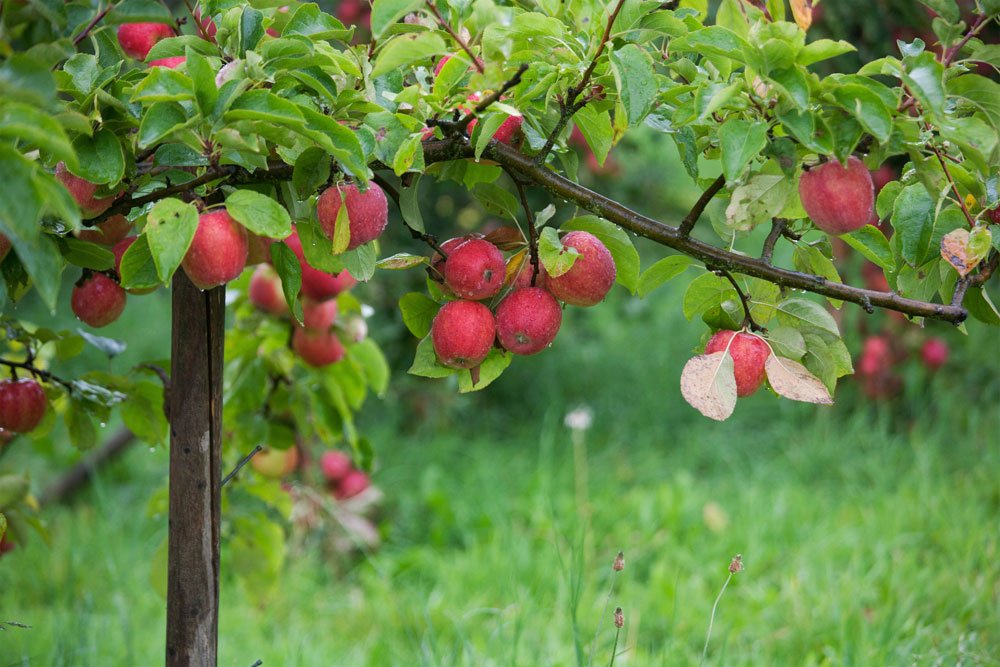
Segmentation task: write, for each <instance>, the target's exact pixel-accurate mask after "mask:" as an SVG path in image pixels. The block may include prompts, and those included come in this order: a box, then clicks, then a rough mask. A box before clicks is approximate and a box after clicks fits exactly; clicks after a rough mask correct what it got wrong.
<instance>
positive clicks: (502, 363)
mask: <svg viewBox="0 0 1000 667" xmlns="http://www.w3.org/2000/svg"><path fill="white" fill-rule="evenodd" d="M513 359H514V355H513V354H510V353H508V352H504V351H503V350H498V349H497V348H493V349H492V350H490V353H489V354H488V355H487V356H486V359H484V360H483V363H481V364H479V377H478V378H477V379H476V382H475V384H473V382H472V377H473V375H472V372H471V371H459V372H458V393H460V394H467V393H469V392H470V391H479V390H480V389H486V387H488V386H490V383H492V382H493V381H494V380H496V379H497V378H498V377H500V375H501V374H502V373H503V372H504V371H505V370H507V367H508V366H510V362H511V361H513Z"/></svg>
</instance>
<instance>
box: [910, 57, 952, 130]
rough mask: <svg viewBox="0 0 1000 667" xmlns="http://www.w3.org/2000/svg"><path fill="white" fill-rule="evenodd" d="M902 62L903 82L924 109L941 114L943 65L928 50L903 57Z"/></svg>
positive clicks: (942, 110) (942, 103) (942, 113)
mask: <svg viewBox="0 0 1000 667" xmlns="http://www.w3.org/2000/svg"><path fill="white" fill-rule="evenodd" d="M903 62H904V65H905V67H904V69H903V73H902V79H903V83H905V84H906V85H907V87H908V88H909V89H910V92H911V93H913V96H914V97H915V98H917V101H918V102H920V105H921V106H922V107H923V108H924V109H925V110H926V111H929V112H931V113H933V114H935V115H936V116H943V115H944V66H943V65H942V64H941V63H939V62H938V61H937V59H936V58H935V56H934V54H933V53H930V52H928V51H924V52H923V53H921V54H920V55H919V56H916V57H908V58H905V59H904V61H903Z"/></svg>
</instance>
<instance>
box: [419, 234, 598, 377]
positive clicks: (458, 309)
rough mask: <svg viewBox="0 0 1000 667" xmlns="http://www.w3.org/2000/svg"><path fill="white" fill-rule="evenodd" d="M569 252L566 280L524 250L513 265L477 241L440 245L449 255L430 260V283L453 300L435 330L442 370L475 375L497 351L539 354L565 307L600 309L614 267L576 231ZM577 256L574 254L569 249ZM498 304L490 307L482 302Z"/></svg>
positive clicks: (566, 242) (566, 241)
mask: <svg viewBox="0 0 1000 667" xmlns="http://www.w3.org/2000/svg"><path fill="white" fill-rule="evenodd" d="M562 244H563V248H564V250H563V252H567V251H575V252H576V253H578V256H577V257H576V260H575V261H574V262H573V264H572V266H571V267H570V268H569V270H568V271H566V272H565V273H560V274H559V275H558V276H556V275H551V274H549V273H548V272H547V271H546V270H545V267H544V266H543V265H542V264H541V263H539V264H538V267H537V272H536V269H535V265H534V264H532V262H531V261H530V260H527V259H526V256H525V253H524V252H523V251H522V252H520V253H517V254H515V255H514V256H513V257H511V259H509V260H508V259H505V257H504V254H503V252H502V251H501V250H500V249H499V248H498V247H497V246H496V245H494V244H493V243H491V242H490V241H488V240H487V239H485V238H482V237H480V236H477V235H471V236H464V237H459V238H453V239H450V240H448V241H446V242H445V243H443V244H442V245H441V251H442V252H443V253H444V256H442V255H440V254H437V253H435V255H434V257H433V258H432V259H431V268H430V273H431V278H432V279H433V280H435V281H437V282H439V283H441V291H442V292H443V294H444V295H445V296H446V297H447V298H449V299H450V300H448V301H447V302H446V303H445V304H444V305H443V306H442V307H441V309H440V310H439V311H438V312H437V315H436V316H435V317H434V320H433V322H432V324H431V331H430V335H431V342H432V343H433V346H434V352H435V353H436V355H437V358H438V360H439V361H440V363H441V364H442V365H444V366H447V367H449V368H456V369H473V368H476V367H477V366H479V365H480V364H481V363H482V362H483V360H485V359H486V356H487V355H488V354H489V352H490V350H491V349H493V347H494V345H498V346H499V347H500V348H501V349H504V350H507V351H508V352H512V353H514V354H518V355H531V354H537V353H538V352H541V351H542V350H544V349H545V348H546V347H548V346H549V345H551V344H552V341H553V340H555V337H556V334H558V333H559V327H560V325H561V324H562V307H561V306H560V304H559V302H560V301H562V302H563V303H565V304H570V305H575V306H593V305H596V304H598V303H600V302H601V301H602V300H603V299H604V297H605V296H606V295H607V293H608V291H609V290H610V289H611V286H612V285H613V284H614V282H615V273H616V271H615V262H614V259H613V258H612V257H611V253H610V252H609V251H608V249H607V247H605V245H604V244H603V243H602V242H601V241H600V239H598V238H597V237H596V236H594V235H593V234H590V233H589V232H584V231H573V232H570V233H569V234H567V235H566V236H565V237H564V238H563V240H562ZM570 249H572V250H570ZM487 300H489V301H490V302H491V303H493V302H496V303H495V307H490V306H487V305H486V304H485V303H483V302H484V301H487Z"/></svg>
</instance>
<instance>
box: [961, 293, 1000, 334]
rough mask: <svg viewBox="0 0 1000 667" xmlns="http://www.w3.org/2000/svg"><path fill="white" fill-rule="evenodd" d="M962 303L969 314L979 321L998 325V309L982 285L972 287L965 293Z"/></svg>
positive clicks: (999, 312) (999, 322)
mask: <svg viewBox="0 0 1000 667" xmlns="http://www.w3.org/2000/svg"><path fill="white" fill-rule="evenodd" d="M962 305H963V306H965V308H966V309H967V310H968V311H969V314H970V315H972V316H973V317H974V318H976V319H977V320H979V321H980V322H985V323H986V324H991V325H993V326H997V325H1000V310H998V309H997V307H996V305H995V304H994V303H993V300H992V299H991V298H990V295H989V294H987V293H986V290H984V289H983V288H982V287H978V286H977V287H972V288H970V289H969V291H968V292H966V293H965V299H964V300H963V301H962Z"/></svg>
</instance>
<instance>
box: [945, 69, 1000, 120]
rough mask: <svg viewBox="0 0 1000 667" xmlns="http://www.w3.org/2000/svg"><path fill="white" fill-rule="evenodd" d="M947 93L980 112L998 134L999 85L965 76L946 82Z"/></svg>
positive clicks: (973, 76) (979, 78) (976, 76)
mask: <svg viewBox="0 0 1000 667" xmlns="http://www.w3.org/2000/svg"><path fill="white" fill-rule="evenodd" d="M948 93H949V94H950V95H954V96H956V97H958V98H959V100H960V101H962V102H964V103H965V104H968V105H970V106H972V107H973V108H974V109H976V110H978V111H980V112H982V114H983V116H985V117H986V120H988V121H989V123H990V125H992V126H993V129H994V130H995V131H996V132H1000V83H997V82H995V81H991V80H989V79H987V78H986V77H984V76H979V75H978V74H966V75H964V76H960V77H957V78H955V79H951V80H949V81H948Z"/></svg>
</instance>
